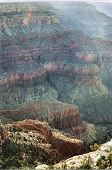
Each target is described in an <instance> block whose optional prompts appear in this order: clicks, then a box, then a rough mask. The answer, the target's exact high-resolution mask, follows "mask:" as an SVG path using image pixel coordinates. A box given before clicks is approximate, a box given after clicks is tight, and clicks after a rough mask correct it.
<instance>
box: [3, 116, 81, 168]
mask: <svg viewBox="0 0 112 170" xmlns="http://www.w3.org/2000/svg"><path fill="white" fill-rule="evenodd" d="M5 130H7V137H6V138H5V139H4V140H3V141H2V152H1V154H2V159H3V160H4V162H3V163H2V164H1V168H7V167H10V166H11V164H12V165H13V161H12V160H13V159H12V157H13V158H14V161H16V162H18V161H19V162H18V163H17V164H16V165H15V167H22V166H26V165H28V166H31V165H32V166H34V165H38V163H39V162H40V163H48V164H53V163H55V162H59V161H60V160H62V159H65V158H67V157H70V156H73V155H77V154H82V153H84V144H83V142H82V141H80V140H77V139H74V138H73V137H70V136H69V137H67V136H66V135H64V134H62V133H61V132H56V131H53V130H52V129H51V128H50V126H49V125H48V124H47V123H45V122H40V121H38V120H31V119H29V120H24V121H19V122H15V123H13V124H7V125H6V126H5ZM11 147H13V150H12V153H10V156H9V152H8V151H10V149H11ZM65 148H66V150H65ZM7 156H8V159H9V160H8V161H6V158H7ZM18 156H19V157H18ZM23 157H24V159H23ZM18 158H19V159H18ZM30 160H31V162H30Z"/></svg>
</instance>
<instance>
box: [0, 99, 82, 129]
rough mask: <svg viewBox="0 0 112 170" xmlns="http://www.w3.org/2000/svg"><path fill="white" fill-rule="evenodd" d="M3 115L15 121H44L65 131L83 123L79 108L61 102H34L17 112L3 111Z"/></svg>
mask: <svg viewBox="0 0 112 170" xmlns="http://www.w3.org/2000/svg"><path fill="white" fill-rule="evenodd" d="M1 115H4V116H5V117H6V118H8V119H12V120H13V121H18V120H23V119H29V118H32V119H39V120H44V121H47V122H48V123H49V124H50V125H51V126H52V127H54V128H56V129H60V130H65V131H67V130H69V129H72V128H73V127H76V126H79V125H80V123H81V121H80V114H79V110H78V108H77V106H74V105H72V104H71V105H70V104H66V103H61V102H34V103H32V104H31V105H26V106H25V107H21V108H19V109H17V110H10V111H9V110H8V111H7V110H6V111H5V110H4V111H1Z"/></svg>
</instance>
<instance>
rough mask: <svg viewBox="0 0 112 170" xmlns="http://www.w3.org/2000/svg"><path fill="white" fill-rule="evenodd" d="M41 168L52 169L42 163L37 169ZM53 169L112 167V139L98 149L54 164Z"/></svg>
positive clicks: (44, 169) (43, 169)
mask: <svg viewBox="0 0 112 170" xmlns="http://www.w3.org/2000/svg"><path fill="white" fill-rule="evenodd" d="M41 168H42V170H48V169H50V167H49V166H46V165H40V166H37V167H36V170H39V169H41ZM52 169H67V170H69V169H112V139H111V140H110V141H109V142H107V143H105V144H103V145H101V147H99V149H98V150H97V151H94V152H89V153H87V154H83V155H79V156H74V157H72V158H69V159H67V160H65V161H62V162H60V163H58V164H56V165H54V166H53V167H52Z"/></svg>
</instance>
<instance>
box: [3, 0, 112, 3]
mask: <svg viewBox="0 0 112 170" xmlns="http://www.w3.org/2000/svg"><path fill="white" fill-rule="evenodd" d="M21 1H24V2H28V1H37V2H38V1H51V2H53V1H76V2H77V1H86V2H92V3H94V2H111V3H112V0H0V2H21Z"/></svg>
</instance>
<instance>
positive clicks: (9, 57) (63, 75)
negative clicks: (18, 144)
mask: <svg viewBox="0 0 112 170" xmlns="http://www.w3.org/2000/svg"><path fill="white" fill-rule="evenodd" d="M3 5H4V4H3ZM30 6H31V8H30V7H29V6H28V5H27V4H25V3H23V4H21V3H20V4H16V5H14V4H10V10H9V9H7V7H6V6H5V5H4V6H3V8H2V9H0V11H1V18H0V25H1V28H0V108H1V110H10V109H13V110H14V109H17V108H19V107H21V105H25V104H28V103H29V104H30V103H31V102H33V101H61V102H64V103H69V104H76V105H77V106H78V108H79V111H80V113H81V118H82V119H83V120H88V121H89V122H92V123H109V124H111V122H112V116H111V115H112V109H111V104H112V98H111V95H110V91H109V89H108V87H107V86H106V83H105V84H103V83H104V80H105V79H103V80H102V77H103V76H102V75H103V72H102V71H101V67H100V59H101V57H100V56H99V55H98V53H97V52H98V47H99V45H100V46H102V44H103V45H105V44H106V42H104V41H103V40H102V41H99V40H98V39H96V40H94V39H92V38H90V37H89V36H88V35H86V34H84V33H83V31H82V30H80V31H79V30H78V29H77V30H75V29H74V28H72V27H71V28H70V27H68V26H66V25H63V22H62V20H61V19H60V17H59V16H58V14H57V13H56V12H55V10H54V8H53V7H52V6H51V5H49V4H47V5H46V4H44V3H43V4H42V3H32V4H30ZM3 9H4V10H3ZM81 31H82V32H81ZM107 44H108V43H107ZM107 44H106V45H107ZM106 45H105V46H106ZM109 47H110V44H109ZM102 70H103V71H104V69H102ZM21 114H22V113H21Z"/></svg>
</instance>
